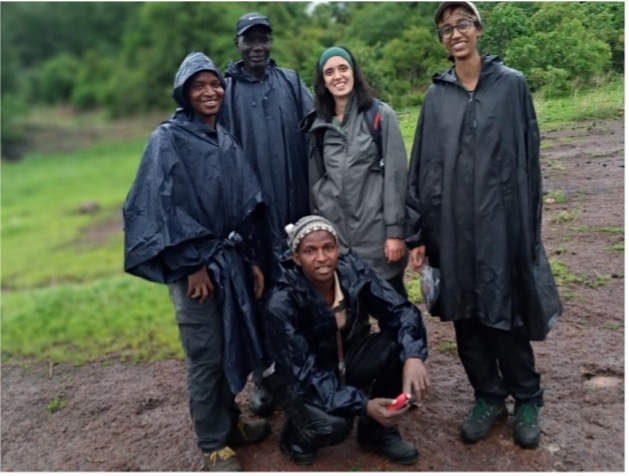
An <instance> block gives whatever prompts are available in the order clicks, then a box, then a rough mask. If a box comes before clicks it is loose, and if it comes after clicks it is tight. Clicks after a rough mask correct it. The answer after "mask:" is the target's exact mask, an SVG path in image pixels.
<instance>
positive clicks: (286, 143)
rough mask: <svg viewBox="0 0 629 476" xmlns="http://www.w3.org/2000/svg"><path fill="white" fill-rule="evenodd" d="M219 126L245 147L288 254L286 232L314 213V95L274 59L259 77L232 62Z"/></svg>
mask: <svg viewBox="0 0 629 476" xmlns="http://www.w3.org/2000/svg"><path fill="white" fill-rule="evenodd" d="M225 76H226V82H227V87H226V91H225V101H224V103H223V107H222V108H221V112H220V114H219V121H220V122H221V124H223V125H224V126H225V128H226V129H227V130H228V131H230V132H231V133H232V134H233V135H234V137H235V138H236V139H237V140H238V141H239V142H240V144H241V145H242V148H243V150H244V152H245V156H246V157H247V160H249V163H250V164H251V166H252V167H253V169H254V171H255V173H256V175H257V176H258V178H259V179H260V185H261V186H262V194H263V197H264V201H265V203H266V204H267V206H268V214H269V220H270V222H271V233H272V241H273V250H274V252H275V255H276V256H278V257H279V256H281V255H282V254H283V253H284V252H285V251H286V249H287V244H286V233H285V232H284V227H285V226H286V225H287V224H289V223H295V222H296V221H297V220H298V219H300V218H301V217H303V216H305V215H308V214H309V212H310V209H309V207H310V203H309V194H308V190H309V189H308V151H307V140H306V136H305V134H304V133H303V132H300V131H299V122H300V120H301V119H302V118H303V117H304V116H305V115H306V114H307V113H308V112H310V111H311V110H312V107H313V106H312V96H311V95H310V93H309V92H308V90H307V89H306V87H305V85H304V84H303V82H302V81H301V79H300V78H299V75H298V74H297V73H296V72H295V71H291V70H288V69H284V68H278V67H277V66H276V65H275V62H274V61H273V60H269V62H268V64H267V67H266V71H265V74H264V76H263V77H262V78H256V77H255V76H251V75H249V74H247V73H246V72H245V71H244V70H243V62H242V60H241V61H238V62H236V63H230V64H229V65H228V67H227V71H226V73H225Z"/></svg>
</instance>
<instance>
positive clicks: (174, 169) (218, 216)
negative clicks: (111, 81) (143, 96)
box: [123, 53, 270, 471]
mask: <svg viewBox="0 0 629 476" xmlns="http://www.w3.org/2000/svg"><path fill="white" fill-rule="evenodd" d="M224 87H225V83H224V80H223V78H222V76H221V75H220V73H219V71H218V70H217V68H216V67H215V66H214V64H213V63H212V61H211V60H210V59H209V58H208V57H207V56H205V55H203V54H202V53H192V54H190V55H188V56H187V57H186V58H185V59H184V61H183V63H182V64H181V66H180V68H179V71H178V73H177V75H176V77H175V84H174V92H173V96H174V98H175V100H176V102H177V103H178V105H179V108H178V109H177V111H176V112H175V114H174V115H173V116H172V117H171V118H170V119H169V120H167V121H166V122H164V123H163V124H162V125H160V126H159V127H158V128H157V129H156V130H155V131H154V132H153V134H152V135H151V137H150V139H149V142H148V144H147V146H146V149H145V150H144V154H143V156H142V160H141V163H140V167H139V170H138V172H137V176H136V178H135V182H134V183H133V185H132V188H131V190H130V192H129V194H128V196H127V199H126V202H125V204H124V207H123V214H124V226H125V271H127V272H128V273H131V274H133V275H136V276H140V277H142V278H144V279H147V280H150V281H154V282H158V283H164V284H167V285H168V288H169V292H170V297H171V300H172V302H173V305H174V308H175V317H176V320H177V324H178V326H179V335H180V339H181V344H182V346H183V350H184V353H185V356H186V369H187V381H188V392H189V405H190V415H191V417H192V421H193V423H194V428H195V431H196V436H197V445H198V447H199V448H200V449H201V451H202V452H203V456H204V463H205V467H206V469H208V470H210V471H237V470H239V469H240V465H239V463H238V460H237V459H236V457H235V453H234V451H233V450H232V448H231V447H232V446H233V445H237V444H243V443H252V442H256V441H260V440H261V439H263V438H264V437H266V436H267V435H268V434H269V432H270V425H269V423H268V422H265V421H258V422H256V423H244V422H242V421H240V410H239V408H238V406H237V405H236V403H235V401H234V395H235V394H236V393H238V392H239V391H240V390H242V388H243V387H244V385H245V383H246V379H247V375H248V374H249V373H250V372H251V371H252V370H253V369H254V366H255V365H256V364H257V363H258V362H263V361H264V358H265V356H264V352H263V346H262V344H261V342H260V337H259V333H258V329H257V322H256V318H255V316H254V315H253V310H254V309H255V307H256V305H255V300H254V295H255V297H256V298H259V297H260V296H261V295H262V292H263V288H264V278H263V275H262V273H261V272H260V268H259V266H258V265H259V264H260V257H261V256H262V252H263V250H264V246H265V245H264V240H263V239H262V238H260V237H261V236H263V230H264V226H265V220H266V217H265V212H264V210H265V206H264V204H263V203H262V198H261V197H262V195H261V190H260V186H259V184H258V181H257V179H256V177H255V175H254V173H253V170H252V169H251V168H250V166H249V165H248V163H247V162H246V161H245V159H244V157H243V154H242V151H241V150H240V148H239V146H238V145H237V143H236V141H235V140H234V139H233V138H232V137H231V136H230V135H229V134H228V133H227V132H226V131H225V129H223V128H222V127H221V126H219V125H217V124H216V115H217V113H218V111H219V109H220V107H221V104H222V102H223V96H224V94H225V93H224ZM254 230H255V233H254ZM227 342H229V345H227Z"/></svg>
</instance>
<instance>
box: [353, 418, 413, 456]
mask: <svg viewBox="0 0 629 476" xmlns="http://www.w3.org/2000/svg"><path fill="white" fill-rule="evenodd" d="M374 423H375V422H374ZM372 430H375V431H372ZM356 439H357V440H358V445H359V446H360V447H361V448H362V449H364V450H365V451H369V452H371V453H376V454H379V455H382V456H384V457H386V458H387V459H388V460H389V461H391V462H392V463H397V464H412V463H414V462H415V461H417V459H418V458H419V451H417V448H415V446H413V445H412V444H411V443H409V442H408V441H404V440H403V439H402V437H401V436H400V430H398V429H397V427H388V428H384V427H382V425H379V424H376V425H374V424H373V423H371V422H370V421H369V419H368V418H365V417H363V418H361V419H360V420H359V422H358V432H357V437H356Z"/></svg>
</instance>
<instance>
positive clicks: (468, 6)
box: [435, 2, 483, 25]
mask: <svg viewBox="0 0 629 476" xmlns="http://www.w3.org/2000/svg"><path fill="white" fill-rule="evenodd" d="M457 6H459V7H464V8H466V9H468V10H470V11H471V12H472V13H474V16H475V17H476V19H477V20H478V23H480V24H481V25H482V24H483V20H482V19H481V17H480V13H479V11H478V8H476V5H474V4H473V3H472V2H441V4H440V5H439V7H438V8H437V11H436V12H435V24H436V25H438V24H439V20H441V15H443V12H444V11H445V10H446V9H448V8H454V7H457Z"/></svg>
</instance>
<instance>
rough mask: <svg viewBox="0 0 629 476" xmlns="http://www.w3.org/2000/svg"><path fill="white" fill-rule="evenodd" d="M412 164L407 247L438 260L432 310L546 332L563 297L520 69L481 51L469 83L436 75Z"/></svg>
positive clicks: (530, 333)
mask: <svg viewBox="0 0 629 476" xmlns="http://www.w3.org/2000/svg"><path fill="white" fill-rule="evenodd" d="M433 82H434V84H433V85H431V87H430V88H429V89H428V92H427V93H426V96H425V98H424V104H423V106H422V110H421V114H420V117H419V123H418V126H417V130H416V133H415V141H414V144H413V150H412V153H411V163H410V167H409V179H408V194H407V205H408V207H407V213H408V223H407V225H408V232H407V244H408V246H409V248H414V247H416V246H419V245H422V244H424V245H425V246H426V256H427V257H428V258H429V263H430V265H431V266H434V267H437V268H440V270H441V286H440V297H439V299H438V301H437V303H436V304H435V306H434V308H433V309H432V310H431V313H432V314H434V315H437V316H440V317H441V319H442V320H444V321H454V320H459V319H467V318H479V319H480V321H481V322H482V323H483V324H484V325H486V326H489V327H494V328H497V329H502V330H507V331H513V332H516V333H519V334H523V335H526V336H527V337H528V338H529V339H531V340H543V339H544V338H545V337H546V335H547V334H548V332H549V330H550V329H551V328H552V327H553V326H554V325H555V324H556V322H557V321H558V319H559V317H560V315H561V312H562V307H561V303H560V301H559V295H558V293H557V288H556V286H555V281H554V278H553V275H552V272H551V269H550V266H549V263H548V259H547V257H546V253H545V251H544V246H543V245H542V240H541V225H542V177H541V171H540V163H539V153H540V147H539V146H540V137H539V129H538V125H537V119H536V116H535V110H534V108H533V101H532V98H531V95H530V92H529V90H528V87H527V85H526V81H525V79H524V77H523V75H522V74H521V73H520V72H518V71H516V70H513V69H510V68H507V67H506V66H504V65H503V64H502V62H501V61H500V60H499V58H498V57H496V56H489V55H485V56H483V57H482V69H481V73H480V79H479V81H478V85H477V87H476V90H475V91H474V92H473V93H472V94H470V93H468V92H467V91H466V90H465V88H464V87H463V86H462V85H461V84H460V83H459V82H458V80H457V77H456V75H455V72H454V68H451V69H450V70H448V71H446V72H445V73H443V74H440V75H435V76H434V77H433Z"/></svg>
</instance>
